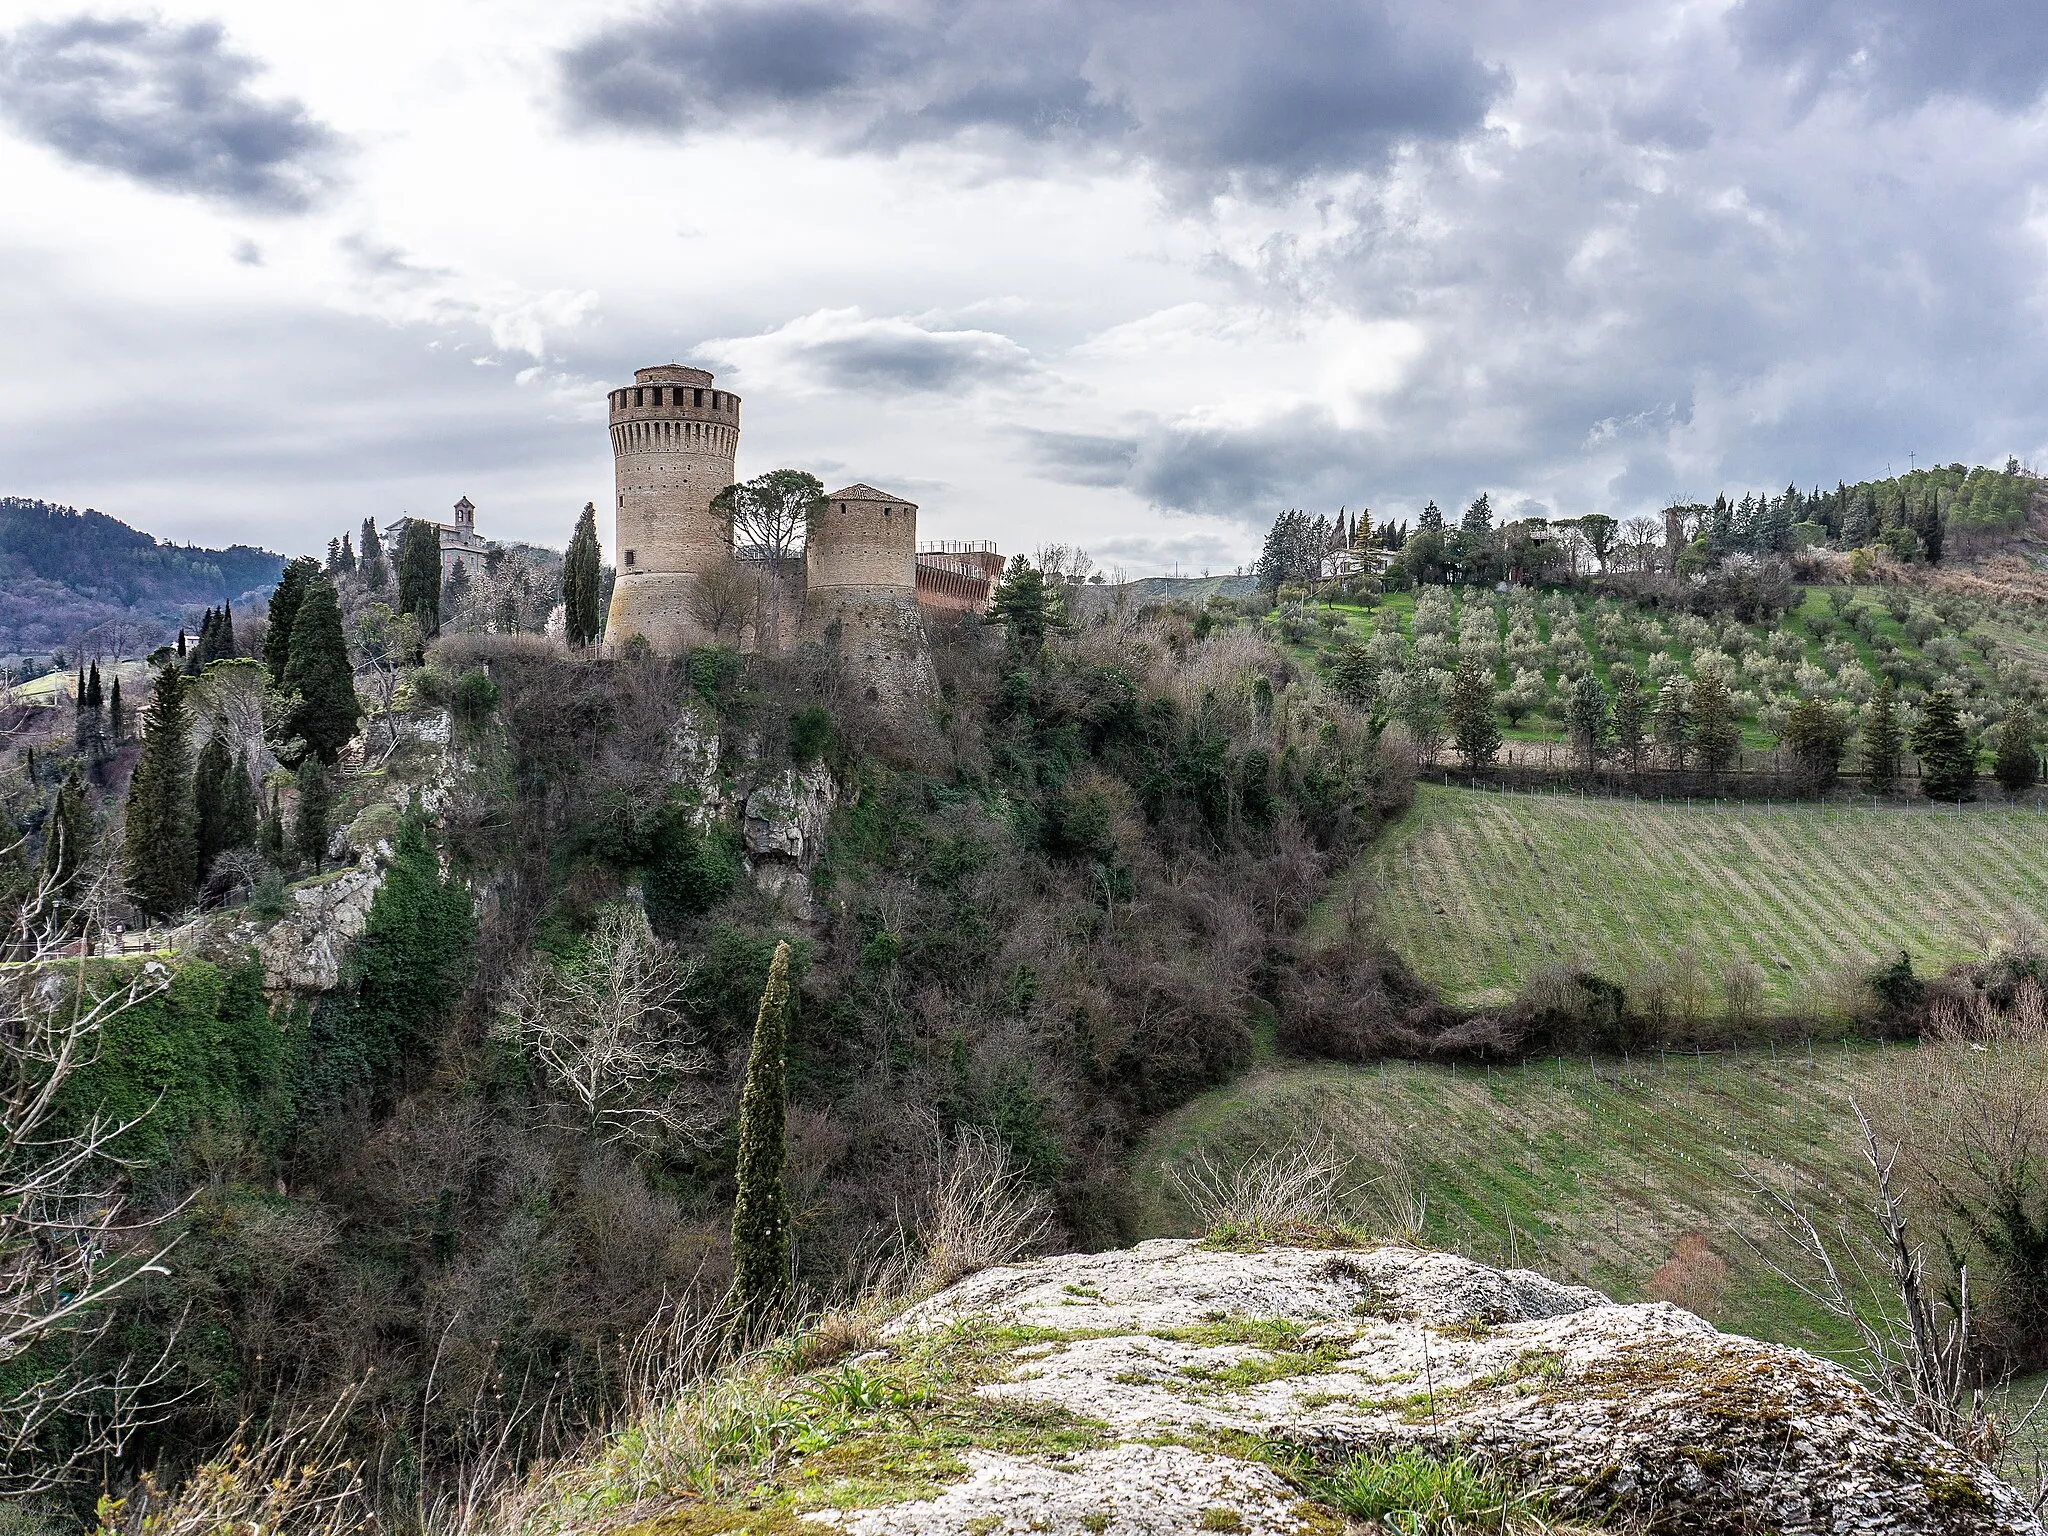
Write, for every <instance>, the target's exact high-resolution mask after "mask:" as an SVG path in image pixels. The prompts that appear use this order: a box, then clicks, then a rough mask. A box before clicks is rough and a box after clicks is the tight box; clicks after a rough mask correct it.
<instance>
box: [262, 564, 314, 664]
mask: <svg viewBox="0 0 2048 1536" xmlns="http://www.w3.org/2000/svg"><path fill="white" fill-rule="evenodd" d="M319 575H320V567H319V565H318V564H317V563H316V562H315V561H313V560H311V559H308V558H306V557H304V556H301V557H300V558H299V559H297V560H294V561H292V562H291V564H289V565H287V566H286V567H285V568H284V574H283V575H282V576H281V577H279V578H278V583H277V589H276V590H275V591H273V592H272V593H271V594H270V624H269V627H268V628H266V629H265V630H264V632H263V664H264V666H266V667H268V668H269V669H270V681H271V684H272V686H274V687H278V688H282V687H283V686H284V674H285V668H286V667H287V666H289V665H290V664H291V658H292V621H293V620H294V619H296V618H297V617H298V613H299V604H300V603H302V602H304V601H305V600H306V588H307V587H308V586H309V585H310V584H311V583H312V582H314V581H315V580H317V579H318V578H319Z"/></svg>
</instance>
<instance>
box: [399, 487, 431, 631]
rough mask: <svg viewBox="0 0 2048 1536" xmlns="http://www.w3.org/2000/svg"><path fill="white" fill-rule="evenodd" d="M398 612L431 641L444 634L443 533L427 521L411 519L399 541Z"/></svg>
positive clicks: (416, 518) (417, 518) (407, 522)
mask: <svg viewBox="0 0 2048 1536" xmlns="http://www.w3.org/2000/svg"><path fill="white" fill-rule="evenodd" d="M398 611H399V612H400V613H403V614H409V615H410V616H411V617H413V618H414V619H416V620H418V621H419V626H420V633H421V634H422V635H424V636H427V637H428V638H430V639H431V638H432V637H433V636H435V635H438V634H439V633H440V632H441V532H440V530H439V529H438V528H437V527H435V526H434V524H432V523H430V522H428V521H427V520H426V519H425V518H420V517H415V518H409V519H407V521H406V525H405V533H404V536H403V537H401V538H400V539H399V541H398Z"/></svg>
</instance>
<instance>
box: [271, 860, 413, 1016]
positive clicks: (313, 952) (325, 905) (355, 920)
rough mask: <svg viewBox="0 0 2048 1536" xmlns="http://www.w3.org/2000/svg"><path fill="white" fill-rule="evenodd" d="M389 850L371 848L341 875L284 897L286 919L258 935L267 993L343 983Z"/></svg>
mask: <svg viewBox="0 0 2048 1536" xmlns="http://www.w3.org/2000/svg"><path fill="white" fill-rule="evenodd" d="M390 851H391V850H390V849H389V847H388V846H384V845H379V847H378V848H374V849H367V850H365V851H364V853H363V855H362V857H361V858H360V859H359V860H358V861H357V862H356V863H355V864H354V865H352V866H350V867H349V868H347V869H344V870H342V871H340V872H339V873H338V874H335V875H332V876H330V877H329V878H327V879H325V880H320V881H314V882H311V883H308V884H306V885H299V886H294V887H292V888H291V889H290V890H289V891H287V892H286V893H285V901H286V906H285V912H284V915H283V916H282V917H280V918H279V919H278V920H277V921H276V922H275V923H273V924H271V926H270V927H269V928H267V929H265V930H263V932H261V933H259V934H257V935H255V946H256V957H257V959H258V961H259V962H261V964H262V966H263V990H264V991H265V992H268V993H270V994H271V995H272V996H274V997H275V996H282V995H283V994H286V993H293V992H296V993H310V992H330V991H332V990H333V989H334V988H335V987H336V986H337V985H339V984H340V981H341V962H342V957H343V956H344V955H345V954H346V953H347V951H348V946H349V945H350V944H352V943H354V942H355V941H356V940H357V939H359V938H361V937H362V935H363V929H364V928H365V927H366V926H367V925H368V923H369V920H370V903H372V902H373V901H375V900H376V899H377V889H378V887H379V886H381V885H383V883H384V859H385V858H386V857H388V856H389V854H390Z"/></svg>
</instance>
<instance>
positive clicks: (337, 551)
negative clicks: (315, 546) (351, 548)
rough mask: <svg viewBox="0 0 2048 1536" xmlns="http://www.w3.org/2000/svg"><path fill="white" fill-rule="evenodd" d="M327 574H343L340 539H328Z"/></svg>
mask: <svg viewBox="0 0 2048 1536" xmlns="http://www.w3.org/2000/svg"><path fill="white" fill-rule="evenodd" d="M327 574H328V575H330V576H339V575H340V574H341V540H339V539H329V540H328V541H327Z"/></svg>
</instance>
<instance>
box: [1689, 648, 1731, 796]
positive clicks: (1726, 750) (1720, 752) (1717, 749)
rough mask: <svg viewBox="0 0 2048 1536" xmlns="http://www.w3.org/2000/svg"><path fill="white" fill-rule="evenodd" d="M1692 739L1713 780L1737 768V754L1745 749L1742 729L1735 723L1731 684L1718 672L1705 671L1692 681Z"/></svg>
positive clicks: (1702, 764)
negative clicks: (1729, 693) (1722, 679)
mask: <svg viewBox="0 0 2048 1536" xmlns="http://www.w3.org/2000/svg"><path fill="white" fill-rule="evenodd" d="M1692 736H1693V741H1694V742H1695V744H1696V745H1697V747H1698V750H1699V761H1700V766H1701V767H1702V768H1704V769H1706V771H1707V773H1708V775H1709V776H1710V777H1712V776H1717V775H1719V774H1722V773H1725V772H1727V771H1728V769H1730V768H1731V767H1733V766H1734V765H1735V758H1736V754H1737V753H1739V752H1740V751H1741V750H1742V727H1741V726H1740V725H1738V724H1737V723H1736V720H1735V703H1734V700H1732V699H1731V698H1730V697H1729V695H1728V685H1727V684H1726V683H1724V682H1722V681H1721V674H1720V673H1718V672H1706V673H1703V674H1702V675H1701V676H1699V677H1697V678H1695V679H1694V680H1693V685H1692Z"/></svg>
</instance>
